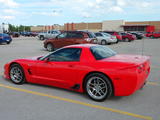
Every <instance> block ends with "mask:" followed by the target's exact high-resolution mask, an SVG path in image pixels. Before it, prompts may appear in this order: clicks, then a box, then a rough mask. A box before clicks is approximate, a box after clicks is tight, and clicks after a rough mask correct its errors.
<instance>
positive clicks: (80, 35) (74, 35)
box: [44, 31, 97, 51]
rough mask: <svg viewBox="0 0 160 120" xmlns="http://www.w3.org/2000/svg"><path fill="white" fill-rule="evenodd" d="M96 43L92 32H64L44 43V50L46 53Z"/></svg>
mask: <svg viewBox="0 0 160 120" xmlns="http://www.w3.org/2000/svg"><path fill="white" fill-rule="evenodd" d="M85 43H97V38H96V37H95V35H94V34H93V33H92V32H87V31H65V32H63V33H61V34H59V35H57V36H56V37H55V38H52V39H47V40H45V41H44V48H46V49H47V50H48V51H53V50H54V49H57V48H61V47H64V46H67V45H73V44H85Z"/></svg>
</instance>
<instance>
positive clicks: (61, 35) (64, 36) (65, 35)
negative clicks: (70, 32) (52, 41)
mask: <svg viewBox="0 0 160 120" xmlns="http://www.w3.org/2000/svg"><path fill="white" fill-rule="evenodd" d="M66 37H67V33H62V34H60V35H58V38H66Z"/></svg>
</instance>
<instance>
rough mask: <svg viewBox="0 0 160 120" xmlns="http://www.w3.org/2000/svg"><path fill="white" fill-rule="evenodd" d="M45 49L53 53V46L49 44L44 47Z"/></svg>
mask: <svg viewBox="0 0 160 120" xmlns="http://www.w3.org/2000/svg"><path fill="white" fill-rule="evenodd" d="M46 49H47V50H48V51H49V52H52V51H54V46H53V45H52V44H51V43H48V44H47V46H46Z"/></svg>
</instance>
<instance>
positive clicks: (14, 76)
mask: <svg viewBox="0 0 160 120" xmlns="http://www.w3.org/2000/svg"><path fill="white" fill-rule="evenodd" d="M9 75H10V79H11V81H12V82H13V83H15V84H23V83H25V75H24V71H23V68H22V67H21V66H20V65H19V64H13V65H11V67H10V72H9Z"/></svg>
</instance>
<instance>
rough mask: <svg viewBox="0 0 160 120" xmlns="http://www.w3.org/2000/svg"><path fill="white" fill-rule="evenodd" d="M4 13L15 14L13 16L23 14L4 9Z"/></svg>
mask: <svg viewBox="0 0 160 120" xmlns="http://www.w3.org/2000/svg"><path fill="white" fill-rule="evenodd" d="M3 12H4V13H5V14H13V15H18V14H21V12H19V11H17V10H14V9H4V10H3Z"/></svg>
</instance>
